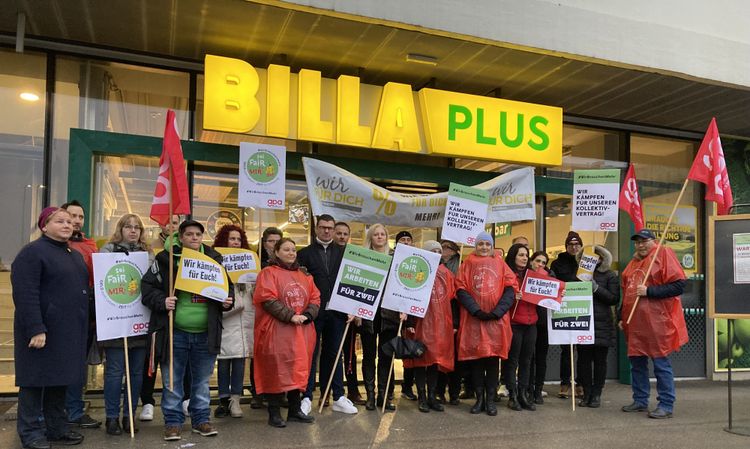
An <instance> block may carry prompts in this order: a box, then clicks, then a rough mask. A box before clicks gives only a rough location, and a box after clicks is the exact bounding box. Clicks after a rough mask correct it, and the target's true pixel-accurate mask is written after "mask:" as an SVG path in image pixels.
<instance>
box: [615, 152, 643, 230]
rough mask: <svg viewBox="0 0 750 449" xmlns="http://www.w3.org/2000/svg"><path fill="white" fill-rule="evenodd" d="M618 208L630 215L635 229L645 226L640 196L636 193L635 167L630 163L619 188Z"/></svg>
mask: <svg viewBox="0 0 750 449" xmlns="http://www.w3.org/2000/svg"><path fill="white" fill-rule="evenodd" d="M620 209H622V210H624V211H625V212H627V213H628V215H630V220H631V221H632V222H633V224H634V225H635V229H636V231H640V230H641V229H643V228H645V227H646V222H645V220H644V219H643V205H642V204H641V196H640V195H639V194H638V183H637V182H636V180H635V167H634V166H633V164H630V168H628V173H627V174H626V175H625V182H623V183H622V190H620Z"/></svg>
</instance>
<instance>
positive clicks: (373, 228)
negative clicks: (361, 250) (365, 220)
mask: <svg viewBox="0 0 750 449" xmlns="http://www.w3.org/2000/svg"><path fill="white" fill-rule="evenodd" d="M378 228H383V231H384V232H385V251H383V252H384V253H389V252H390V247H389V246H388V229H387V228H386V227H385V225H383V224H381V223H375V224H374V225H372V226H370V228H369V229H368V230H367V234H365V248H368V249H375V248H373V247H372V235H373V234H374V233H375V231H376V230H377V229H378Z"/></svg>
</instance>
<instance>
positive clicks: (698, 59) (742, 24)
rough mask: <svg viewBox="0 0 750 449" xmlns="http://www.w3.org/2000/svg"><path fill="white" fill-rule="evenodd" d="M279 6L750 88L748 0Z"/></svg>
mask: <svg viewBox="0 0 750 449" xmlns="http://www.w3.org/2000/svg"><path fill="white" fill-rule="evenodd" d="M273 3H275V2H273ZM281 3H294V4H298V5H301V6H310V7H314V8H320V9H327V10H332V11H335V12H337V13H343V14H352V15H359V16H365V17H371V18H376V19H382V20H387V21H393V22H399V23H404V24H408V25H412V26H419V27H424V28H429V29H433V30H439V31H443V32H450V33H458V34H462V35H468V36H475V37H478V38H482V39H489V40H492V41H497V42H499V43H506V44H512V45H517V46H521V47H528V48H534V49H541V50H544V51H556V52H563V53H567V54H570V55H575V56H576V57H581V58H584V59H589V58H593V59H596V60H602V61H610V62H611V63H614V64H618V65H620V64H622V65H626V66H635V67H641V68H647V69H652V70H653V69H655V70H656V71H660V72H674V73H677V74H681V75H683V76H687V77H691V78H698V79H703V80H710V81H715V82H719V83H729V84H734V85H739V86H745V87H750V27H748V26H747V23H746V19H747V17H748V12H747V7H746V2H744V1H742V0H719V1H717V2H707V1H702V0H658V1H654V0H628V1H602V0H555V1H550V0H524V1H520V0H515V1H514V0H291V1H287V2H281Z"/></svg>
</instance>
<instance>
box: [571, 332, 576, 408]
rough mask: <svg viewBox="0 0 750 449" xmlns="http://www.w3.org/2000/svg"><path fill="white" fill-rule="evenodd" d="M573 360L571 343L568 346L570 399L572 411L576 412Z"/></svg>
mask: <svg viewBox="0 0 750 449" xmlns="http://www.w3.org/2000/svg"><path fill="white" fill-rule="evenodd" d="M575 366H576V364H575V360H573V343H571V344H570V397H571V398H573V411H576V368H575Z"/></svg>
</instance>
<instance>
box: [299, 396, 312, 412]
mask: <svg viewBox="0 0 750 449" xmlns="http://www.w3.org/2000/svg"><path fill="white" fill-rule="evenodd" d="M299 408H300V409H301V410H302V413H304V414H305V415H309V414H310V412H311V411H312V401H311V400H310V398H302V402H301V403H300V406H299Z"/></svg>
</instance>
